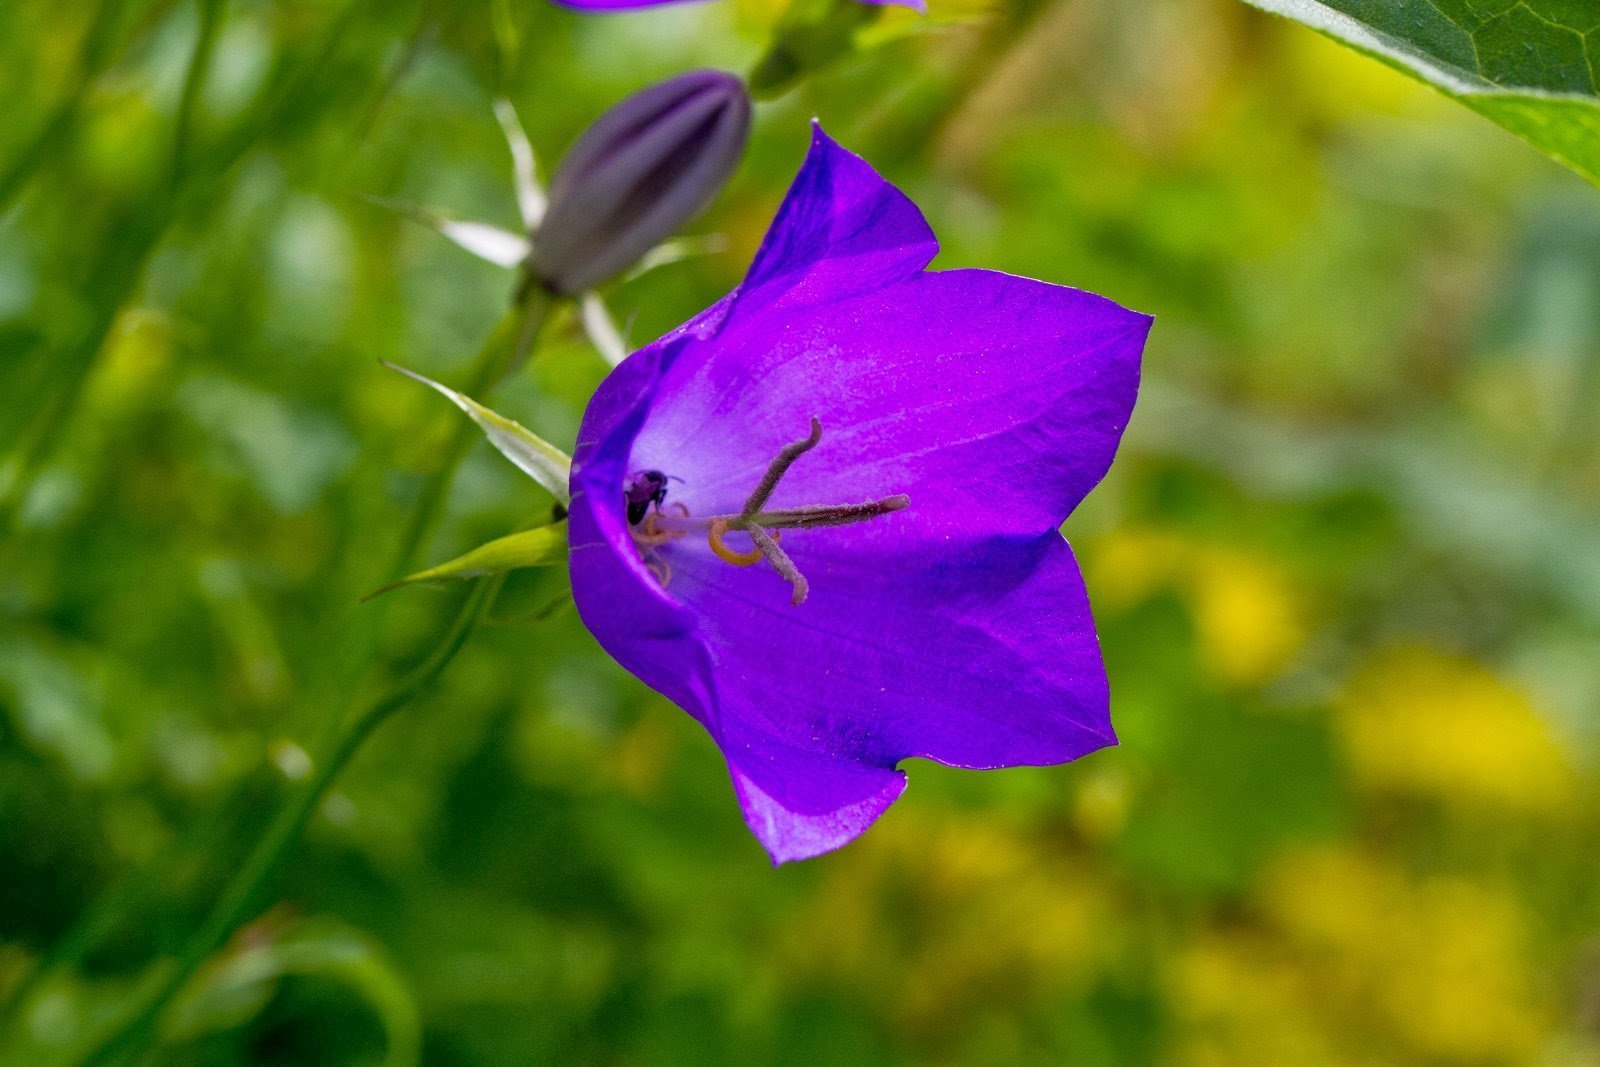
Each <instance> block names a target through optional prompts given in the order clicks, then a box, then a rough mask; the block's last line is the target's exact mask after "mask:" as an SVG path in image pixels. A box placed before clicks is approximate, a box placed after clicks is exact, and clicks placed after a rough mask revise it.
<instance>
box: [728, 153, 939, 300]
mask: <svg viewBox="0 0 1600 1067" xmlns="http://www.w3.org/2000/svg"><path fill="white" fill-rule="evenodd" d="M938 252H939V241H938V239H937V238H936V237H934V235H933V231H932V230H931V229H929V228H928V222H927V220H926V219H924V218H923V217H922V212H921V211H919V210H918V209H917V205H915V204H913V203H912V202H911V200H910V199H909V198H908V197H907V196H906V195H905V194H904V193H902V192H901V191H900V190H898V189H896V188H895V187H894V186H892V185H890V184H889V183H888V182H886V181H884V180H883V178H882V177H881V176H879V174H878V172H877V171H875V170H873V169H872V167H871V166H870V165H868V163H867V162H866V161H865V160H863V159H862V158H861V157H860V156H857V155H855V154H853V153H851V152H847V151H845V150H844V149H843V148H840V147H839V146H838V145H837V144H836V143H834V141H833V140H832V138H830V137H829V136H828V135H827V134H825V133H823V132H822V127H821V126H820V125H816V124H813V126H812V128H811V150H810V152H808V153H807V154H806V161H805V163H804V164H803V165H802V166H801V168H800V173H799V174H797V175H796V176H795V179H794V184H793V185H791V186H790V187H789V193H788V195H787V196H785V197H784V200H783V204H782V206H781V207H779V208H778V214H777V217H776V218H775V219H774V220H773V222H772V227H771V229H769V230H768V231H767V236H766V239H765V240H763V241H762V243H761V249H760V251H758V252H757V253H756V258H755V261H754V262H753V263H752V264H751V265H750V271H749V273H748V274H746V275H745V280H744V283H743V284H742V285H740V286H739V289H738V290H737V291H736V292H735V294H734V306H733V309H732V311H731V312H730V314H729V319H730V321H736V320H738V319H739V318H740V317H742V316H747V315H754V314H757V313H762V314H765V313H766V312H769V311H775V310H778V309H779V308H787V309H795V308H800V307H805V306H808V305H816V304H823V303H827V302H830V301H834V300H841V299H844V298H846V297H851V296H858V295H860V294H862V293H870V292H872V291H873V290H875V289H880V288H882V287H883V286H886V285H889V284H891V283H893V282H897V281H900V280H902V279H905V278H909V277H911V276H913V275H914V274H916V273H917V272H918V271H920V270H922V268H924V267H926V266H927V265H928V264H929V263H930V262H932V260H933V257H934V256H935V255H937V254H938Z"/></svg>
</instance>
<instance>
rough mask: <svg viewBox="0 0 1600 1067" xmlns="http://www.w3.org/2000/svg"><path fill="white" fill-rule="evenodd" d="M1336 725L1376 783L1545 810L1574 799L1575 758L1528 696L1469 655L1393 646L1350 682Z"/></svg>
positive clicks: (1360, 769) (1360, 768)
mask: <svg viewBox="0 0 1600 1067" xmlns="http://www.w3.org/2000/svg"><path fill="white" fill-rule="evenodd" d="M1337 722H1338V726H1339V730H1340V732H1341V733H1342V734H1343V736H1344V741H1345V744H1346V746H1347V747H1348V749H1349V752H1350V756H1351V760H1352V763H1353V764H1354V770H1355V773H1356V775H1357V777H1358V778H1359V779H1360V780H1361V781H1363V782H1364V783H1365V784H1366V785H1367V786H1368V787H1369V788H1372V789H1376V790H1385V791H1395V792H1403V793H1417V794H1424V795H1429V796H1437V797H1440V798H1442V799H1444V800H1447V801H1453V802H1459V803H1462V804H1466V805H1470V806H1477V805H1485V804H1491V805H1502V806H1505V807H1508V808H1512V809H1514V810H1517V811H1521V812H1529V813H1535V812H1536V813H1542V814H1561V813H1563V812H1565V811H1567V810H1569V809H1570V807H1571V804H1572V802H1573V800H1574V798H1575V793H1576V785H1577V776H1576V772H1575V770H1574V768H1573V765H1572V763H1571V760H1570V759H1569V757H1568V755H1567V753H1566V752H1565V751H1563V749H1562V748H1561V746H1560V745H1559V744H1558V743H1557V742H1556V740H1555V738H1554V737H1553V736H1552V735H1551V732H1550V728H1549V725H1548V724H1547V723H1546V722H1545V720H1544V719H1543V718H1542V717H1541V716H1540V714H1539V712H1538V711H1537V710H1536V709H1535V708H1534V707H1533V705H1532V704H1531V703H1530V701H1529V700H1528V698H1527V696H1526V695H1525V694H1523V693H1522V692H1520V691H1519V690H1517V689H1515V688H1513V687H1512V686H1510V685H1508V684H1507V683H1506V682H1504V681H1503V680H1501V679H1500V678H1498V677H1497V676H1496V675H1494V674H1493V673H1491V672H1490V671H1488V670H1486V669H1485V668H1483V667H1482V666H1479V665H1478V664H1476V663H1473V662H1472V661H1470V660H1467V659H1462V658H1459V657H1455V656H1451V655H1447V654H1445V653H1442V652H1436V651H1433V650H1430V649H1425V648H1406V649H1398V650H1394V651H1391V652H1387V653H1385V654H1383V655H1381V656H1380V657H1378V658H1377V659H1376V660H1374V661H1373V662H1371V663H1369V664H1367V665H1366V666H1365V667H1364V668H1363V669H1361V670H1360V671H1358V672H1357V674H1356V675H1355V677H1354V678H1353V679H1351V681H1350V684H1349V687H1348V689H1347V691H1346V693H1345V695H1344V698H1343V699H1342V700H1341V702H1340V706H1339V714H1338V717H1337Z"/></svg>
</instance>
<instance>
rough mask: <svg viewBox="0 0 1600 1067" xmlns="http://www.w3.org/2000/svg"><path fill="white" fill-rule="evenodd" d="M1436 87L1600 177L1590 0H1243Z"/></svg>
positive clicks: (1597, 57)
mask: <svg viewBox="0 0 1600 1067" xmlns="http://www.w3.org/2000/svg"><path fill="white" fill-rule="evenodd" d="M1245 2H1246V3H1249V4H1251V5H1253V6H1255V7H1259V8H1261V9H1262V10H1264V11H1271V12H1274V13H1275V14H1279V15H1283V16H1284V17H1286V18H1291V19H1294V20H1295V21H1296V22H1300V23H1303V24H1304V25H1307V26H1310V27H1311V28H1312V29H1315V30H1318V31H1320V32H1321V33H1324V34H1326V35H1327V36H1329V37H1332V38H1333V39H1335V40H1337V41H1342V42H1344V43H1345V44H1347V45H1349V46H1350V47H1351V48H1354V49H1356V50H1358V51H1361V52H1365V53H1367V54H1368V55H1370V56H1374V57H1376V58H1378V59H1380V60H1382V61H1383V62H1385V63H1387V64H1389V65H1390V66H1392V67H1395V68H1397V69H1399V70H1401V71H1403V72H1405V73H1407V74H1409V75H1411V76H1412V77H1414V78H1417V79H1419V80H1420V81H1425V82H1427V83H1428V84H1430V85H1432V86H1434V87H1435V88H1437V89H1438V90H1439V91H1440V92H1442V93H1444V94H1445V95H1447V96H1450V97H1452V98H1454V99H1456V100H1459V101H1460V102H1461V103H1463V104H1465V105H1466V106H1467V107H1470V108H1471V109H1472V110H1474V111H1476V112H1478V113H1479V114H1481V115H1483V116H1485V117H1487V118H1489V119H1491V120H1493V121H1494V122H1497V123H1499V124H1500V125H1501V126H1504V127H1505V128H1506V129H1508V130H1510V131H1511V132H1512V133H1514V134H1516V135H1517V136H1518V137H1521V138H1523V139H1524V140H1526V141H1528V142H1529V143H1530V144H1532V145H1533V146H1534V147H1536V148H1538V149H1539V150H1540V151H1542V152H1544V153H1545V154H1546V155H1549V156H1552V157H1554V158H1555V159H1558V160H1560V161H1561V162H1562V163H1565V164H1566V165H1567V166H1569V167H1571V168H1572V169H1573V170H1575V171H1577V172H1578V173H1579V174H1582V175H1583V176H1584V177H1585V178H1587V179H1589V181H1591V182H1593V183H1595V184H1596V185H1600V3H1596V0H1521V2H1520V3H1511V2H1509V0H1506V2H1496V3H1492V4H1491V3H1487V2H1486V0H1322V2H1319V0H1245Z"/></svg>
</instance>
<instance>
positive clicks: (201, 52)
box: [171, 0, 222, 185]
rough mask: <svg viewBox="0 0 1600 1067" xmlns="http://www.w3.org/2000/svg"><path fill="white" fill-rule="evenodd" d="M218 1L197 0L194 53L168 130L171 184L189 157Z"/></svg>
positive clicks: (214, 43) (213, 38)
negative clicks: (169, 133) (190, 140)
mask: <svg viewBox="0 0 1600 1067" xmlns="http://www.w3.org/2000/svg"><path fill="white" fill-rule="evenodd" d="M221 14H222V0H200V25H199V28H198V30H197V32H196V34H195V41H194V52H193V53H191V55H190V56H189V69H188V71H187V72H185V74H184V76H183V93H182V95H181V96H180V97H179V98H178V116H177V120H176V122H175V123H174V125H173V131H172V165H171V173H172V184H173V185H177V184H178V183H179V182H180V181H182V179H183V166H184V163H185V161H186V160H187V159H188V156H189V138H190V131H191V129H192V128H193V126H194V109H195V105H196V104H197V103H198V102H199V100H200V94H201V92H203V91H204V89H205V85H206V75H207V74H209V73H210V71H211V55H212V53H213V52H214V51H216V46H217V24H218V23H219V22H220V21H221V17H220V16H221Z"/></svg>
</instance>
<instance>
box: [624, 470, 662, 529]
mask: <svg viewBox="0 0 1600 1067" xmlns="http://www.w3.org/2000/svg"><path fill="white" fill-rule="evenodd" d="M622 496H623V499H625V500H627V502H628V525H629V526H637V525H639V524H640V523H641V522H643V521H644V517H645V513H646V512H648V511H649V510H650V505H651V504H654V505H655V506H656V507H657V508H658V509H659V508H660V507H661V502H662V501H663V500H665V499H667V476H666V475H665V474H662V473H661V472H660V471H640V472H639V473H638V474H635V475H634V476H633V477H632V478H630V479H628V487H627V488H626V489H624V490H623V491H622Z"/></svg>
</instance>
